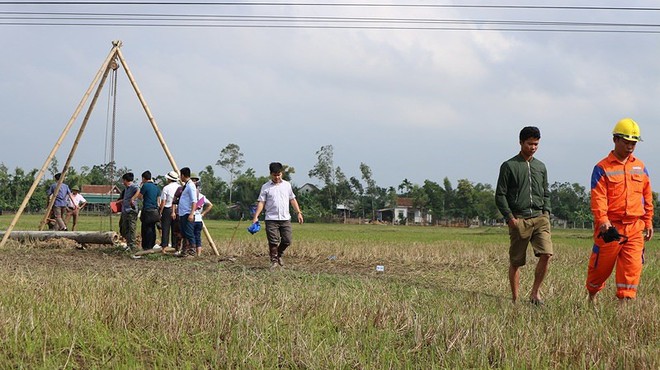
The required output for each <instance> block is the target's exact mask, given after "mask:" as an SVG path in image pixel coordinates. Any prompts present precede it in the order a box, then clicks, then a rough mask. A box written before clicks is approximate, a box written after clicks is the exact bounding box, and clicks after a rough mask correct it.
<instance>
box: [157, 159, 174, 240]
mask: <svg viewBox="0 0 660 370" xmlns="http://www.w3.org/2000/svg"><path fill="white" fill-rule="evenodd" d="M165 178H166V179H167V185H165V187H164V188H163V191H162V192H161V193H160V209H159V212H160V226H161V236H160V245H161V247H163V248H165V247H171V246H172V245H177V240H176V237H175V234H174V230H173V228H172V223H173V222H176V211H175V209H174V207H173V206H172V202H173V201H174V194H175V193H176V189H178V188H179V174H178V173H177V172H176V171H170V172H169V173H168V174H167V175H165ZM170 237H171V240H170Z"/></svg>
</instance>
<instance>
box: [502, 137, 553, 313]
mask: <svg viewBox="0 0 660 370" xmlns="http://www.w3.org/2000/svg"><path fill="white" fill-rule="evenodd" d="M519 139H520V153H518V155H516V156H515V157H513V158H511V159H509V160H508V161H506V162H504V163H503V164H502V166H501V167H500V174H499V177H498V179H497V188H496V189H495V203H496V204H497V208H498V209H499V210H500V213H502V215H503V216H504V217H505V219H506V223H507V225H508V226H509V239H510V241H511V244H510V247H509V283H510V284H511V295H512V299H513V302H514V303H516V301H517V300H518V290H519V286H520V267H521V266H524V265H525V263H526V262H527V246H528V244H529V243H530V242H531V244H532V248H533V249H534V255H535V256H536V257H538V258H539V261H538V263H537V264H536V271H535V273H534V285H533V286H532V291H531V293H530V296H529V301H530V302H531V303H532V304H535V305H542V304H543V300H542V299H541V293H540V288H541V283H543V279H544V278H545V275H546V273H547V272H548V264H549V261H550V257H551V256H552V253H553V251H552V240H551V237H550V192H549V191H548V172H547V170H546V168H545V165H544V164H543V162H541V161H540V160H538V159H536V158H535V157H534V154H535V153H536V150H537V149H538V146H539V141H540V140H541V131H539V129H538V128H537V127H533V126H527V127H524V128H523V129H522V130H521V131H520V135H519Z"/></svg>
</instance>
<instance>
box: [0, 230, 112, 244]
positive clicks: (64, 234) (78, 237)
mask: <svg viewBox="0 0 660 370" xmlns="http://www.w3.org/2000/svg"><path fill="white" fill-rule="evenodd" d="M4 234H5V233H4V232H3V233H0V235H1V236H3V237H4ZM9 238H10V239H13V240H18V241H21V242H29V241H35V240H48V239H56V238H64V239H71V240H74V241H76V242H78V243H80V244H116V243H117V242H118V241H119V235H117V233H115V232H113V231H107V232H98V231H12V232H11V234H10V235H9Z"/></svg>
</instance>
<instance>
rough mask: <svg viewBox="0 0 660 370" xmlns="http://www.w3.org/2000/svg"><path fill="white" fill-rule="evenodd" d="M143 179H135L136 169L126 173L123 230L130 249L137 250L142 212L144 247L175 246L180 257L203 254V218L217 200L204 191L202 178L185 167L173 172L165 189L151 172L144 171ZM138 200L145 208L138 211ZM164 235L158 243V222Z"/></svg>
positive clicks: (141, 231)
mask: <svg viewBox="0 0 660 370" xmlns="http://www.w3.org/2000/svg"><path fill="white" fill-rule="evenodd" d="M141 178H142V180H141V182H140V184H139V185H138V184H137V183H136V182H135V175H134V174H133V173H132V172H128V173H125V174H124V175H123V176H122V182H123V184H124V187H125V188H124V190H123V191H122V195H121V196H120V198H121V200H120V201H121V216H120V219H119V232H120V234H121V236H122V237H124V239H125V240H126V250H128V251H131V250H134V249H137V245H136V225H137V219H138V214H139V217H140V222H141V229H140V235H141V247H142V249H143V250H148V249H153V248H156V249H160V248H166V247H172V248H175V249H176V253H177V254H178V255H180V256H199V255H201V253H202V229H203V227H204V226H203V225H204V224H203V217H204V216H206V214H207V213H208V212H209V211H210V210H211V208H213V203H211V201H209V200H208V198H206V196H204V194H202V192H201V184H200V182H199V177H198V176H197V175H196V174H194V173H191V172H190V168H188V167H184V168H182V169H181V171H180V174H179V173H177V172H176V171H170V172H169V173H168V174H167V175H166V176H165V178H166V180H167V182H168V183H167V185H166V186H164V187H163V189H162V190H161V189H160V187H159V186H158V185H157V184H156V183H154V181H153V178H152V174H151V172H150V171H144V172H143V173H142V175H141ZM138 200H141V201H142V208H141V209H140V210H138ZM158 224H159V225H160V229H161V238H160V244H157V235H156V230H157V225H158Z"/></svg>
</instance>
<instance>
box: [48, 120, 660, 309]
mask: <svg viewBox="0 0 660 370" xmlns="http://www.w3.org/2000/svg"><path fill="white" fill-rule="evenodd" d="M540 139H541V132H540V130H539V129H538V128H537V127H533V126H527V127H524V128H523V129H522V130H521V131H520V134H519V144H520V152H519V153H518V154H517V155H515V156H514V157H513V158H511V159H509V160H507V161H505V162H504V163H502V165H501V166H500V171H499V176H498V180H497V186H496V190H495V203H496V205H497V207H498V209H499V211H500V213H501V214H502V215H503V216H504V217H505V219H506V222H507V225H508V227H509V239H510V246H509V274H508V275H509V282H510V286H511V294H512V300H513V302H514V303H515V302H517V301H518V296H519V290H520V268H521V267H522V266H524V265H525V264H526V260H527V248H528V246H529V244H531V245H532V248H533V250H534V255H535V256H536V257H538V258H539V260H538V263H537V265H536V269H535V272H534V282H533V285H532V289H531V291H530V296H529V301H530V303H532V304H534V305H542V304H543V303H544V302H543V298H542V296H541V285H542V283H543V280H544V279H545V276H546V274H547V271H548V267H549V262H550V258H551V257H552V255H553V253H554V251H553V246H552V239H551V230H550V229H551V227H550V214H551V211H552V209H551V205H550V192H549V189H548V173H547V169H546V167H545V164H544V163H543V162H541V161H540V160H538V159H537V158H536V157H535V154H536V152H537V150H538V147H539V142H540ZM612 141H613V143H614V149H613V150H612V151H611V152H610V153H609V154H608V155H607V157H605V158H604V159H602V160H601V161H600V162H598V163H597V164H596V166H595V167H594V169H593V173H592V176H591V211H592V213H593V217H594V235H593V239H594V244H593V249H592V253H591V256H590V259H589V265H588V268H587V281H586V289H587V291H588V293H589V300H590V301H594V300H595V298H596V295H597V294H598V292H599V291H601V290H602V289H603V288H604V287H605V281H606V280H607V279H608V278H609V276H610V275H611V273H612V270H613V269H614V267H615V266H616V275H615V280H616V288H617V293H616V295H617V297H618V298H619V299H620V300H622V301H623V300H627V299H634V298H635V297H636V295H637V287H638V285H639V281H640V277H641V273H642V264H643V261H644V243H645V242H646V241H648V240H650V239H651V238H652V237H653V224H652V219H653V211H654V210H653V196H652V191H651V184H650V180H649V175H648V171H647V169H646V166H645V165H644V163H643V162H642V161H641V160H640V159H639V158H637V157H636V156H635V155H634V154H633V152H634V150H635V146H636V145H637V143H638V142H639V141H642V138H641V134H640V129H639V125H638V124H637V123H636V122H635V121H634V120H632V119H630V118H624V119H622V120H620V121H619V122H617V123H616V125H615V127H614V129H613V130H612ZM269 172H270V181H268V182H267V183H265V184H263V186H262V187H261V190H260V192H259V196H258V198H257V207H256V211H255V212H254V214H253V216H252V224H253V225H252V226H253V227H252V228H251V230H258V228H254V226H258V223H259V215H260V214H261V212H262V211H264V210H265V224H266V227H265V230H266V238H267V240H268V250H269V258H270V263H271V265H270V267H271V269H275V268H278V267H282V266H284V260H283V255H284V252H285V250H286V249H287V248H288V247H289V246H290V245H291V241H292V227H291V215H290V210H289V209H290V207H293V209H294V210H295V212H296V214H297V221H298V222H299V223H301V224H302V223H303V222H304V219H303V214H302V211H301V210H300V206H299V204H298V202H297V200H296V196H295V194H294V193H293V190H292V187H291V184H290V183H289V182H288V181H285V180H284V179H283V178H282V176H283V172H284V166H283V165H282V164H281V163H279V162H273V163H270V165H269ZM165 177H166V179H167V181H168V184H167V185H166V186H165V187H164V188H163V189H162V191H161V189H160V188H159V187H158V186H157V185H156V184H155V183H154V181H153V179H152V175H151V172H149V171H145V172H143V173H142V181H141V183H140V185H139V186H138V184H137V183H136V182H134V175H133V173H131V172H129V173H126V174H124V175H123V176H122V180H123V183H124V186H125V189H124V191H123V194H122V197H121V205H122V207H121V208H122V209H121V219H120V233H121V235H122V236H123V237H124V238H125V239H126V242H127V246H126V249H127V250H132V249H134V248H136V245H135V243H136V241H135V240H136V238H135V229H136V221H137V218H138V206H137V204H138V203H137V200H138V199H141V200H142V210H141V212H140V221H141V222H142V223H141V225H142V229H141V235H142V249H151V248H154V247H157V248H160V247H174V248H176V249H177V250H178V252H179V253H180V254H181V255H200V254H201V251H202V241H201V231H202V228H203V223H202V219H203V217H204V215H206V213H208V211H209V210H210V209H211V208H212V207H213V204H212V203H211V202H210V201H209V200H208V199H206V197H205V196H204V195H203V194H202V193H201V191H200V183H199V177H198V176H196V175H195V174H192V173H191V172H190V168H188V167H184V168H182V169H181V171H180V173H177V172H175V171H171V172H170V173H168V174H167V175H166V176H165ZM56 179H59V174H58V175H57V176H56ZM54 190H55V184H54V185H53V186H51V188H50V189H49V195H52V194H53V193H54ZM72 190H77V189H72ZM74 194H75V191H71V190H69V188H68V187H67V186H66V185H65V184H62V186H61V187H60V190H59V192H58V194H57V200H56V202H55V207H54V217H55V220H56V225H57V226H56V227H57V228H58V229H61V230H66V224H65V223H64V221H63V220H62V215H63V214H64V213H63V212H64V209H65V208H66V207H67V206H68V204H72V205H73V206H72V209H73V210H74V211H77V210H79V209H80V208H81V204H82V205H83V206H84V198H83V199H82V200H80V198H76V197H75V195H74ZM67 197H68V198H69V199H68V200H70V202H68V200H67ZM76 199H77V200H76ZM80 202H82V203H80ZM76 216H77V212H76ZM75 220H76V218H75V216H74V227H75V222H76V221H75ZM157 223H160V226H161V231H162V234H161V245H157V244H156V224H157Z"/></svg>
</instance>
